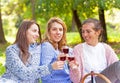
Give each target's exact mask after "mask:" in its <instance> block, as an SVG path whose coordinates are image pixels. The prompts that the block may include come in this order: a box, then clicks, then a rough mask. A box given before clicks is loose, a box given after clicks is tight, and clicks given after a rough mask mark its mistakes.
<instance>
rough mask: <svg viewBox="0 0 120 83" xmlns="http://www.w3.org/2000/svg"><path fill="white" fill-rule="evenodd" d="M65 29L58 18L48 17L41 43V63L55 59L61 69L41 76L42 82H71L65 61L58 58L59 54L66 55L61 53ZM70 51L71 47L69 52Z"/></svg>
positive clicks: (64, 40)
mask: <svg viewBox="0 0 120 83" xmlns="http://www.w3.org/2000/svg"><path fill="white" fill-rule="evenodd" d="M66 31H67V27H66V25H65V23H64V22H63V21H62V20H61V19H60V18H58V17H52V18H50V20H49V21H48V23H47V29H46V34H45V37H44V39H43V41H42V44H41V45H42V46H41V47H42V48H41V50H42V53H41V65H47V64H51V63H53V62H55V61H57V62H58V64H61V70H54V71H52V73H51V74H49V75H47V76H45V77H42V83H71V80H70V77H69V69H68V65H67V63H66V61H60V60H59V56H66V55H64V54H62V47H63V46H65V45H66ZM69 49H70V48H69ZM71 51H72V49H71V50H70V51H69V54H70V52H71Z"/></svg>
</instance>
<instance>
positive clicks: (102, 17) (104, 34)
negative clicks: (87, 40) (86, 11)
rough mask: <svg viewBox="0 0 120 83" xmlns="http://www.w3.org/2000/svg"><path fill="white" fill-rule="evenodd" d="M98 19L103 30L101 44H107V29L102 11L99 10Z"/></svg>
mask: <svg viewBox="0 0 120 83" xmlns="http://www.w3.org/2000/svg"><path fill="white" fill-rule="evenodd" d="M99 19H100V22H101V24H102V27H103V29H104V32H103V36H102V40H103V42H107V29H106V24H105V16H104V9H101V8H99Z"/></svg>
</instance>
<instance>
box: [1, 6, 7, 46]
mask: <svg viewBox="0 0 120 83" xmlns="http://www.w3.org/2000/svg"><path fill="white" fill-rule="evenodd" d="M0 43H2V44H4V43H6V40H5V36H4V32H3V27H2V16H1V5H0Z"/></svg>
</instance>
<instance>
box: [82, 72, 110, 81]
mask: <svg viewBox="0 0 120 83" xmlns="http://www.w3.org/2000/svg"><path fill="white" fill-rule="evenodd" d="M88 76H91V77H92V76H98V77H100V78H102V79H103V80H105V82H106V83H112V82H111V81H110V80H109V79H108V78H107V77H106V76H104V75H103V74H100V73H94V72H93V71H91V72H90V73H88V74H86V75H85V76H84V77H83V78H82V80H81V83H84V81H85V79H86V78H87V77H88ZM91 80H92V79H91Z"/></svg>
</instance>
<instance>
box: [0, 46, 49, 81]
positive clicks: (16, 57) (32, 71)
mask: <svg viewBox="0 0 120 83" xmlns="http://www.w3.org/2000/svg"><path fill="white" fill-rule="evenodd" d="M40 52H41V45H37V44H34V45H30V47H29V53H30V57H29V58H28V61H27V63H26V64H24V63H23V62H22V61H21V58H20V49H19V48H18V46H17V44H14V45H11V46H9V47H8V48H7V49H6V65H5V66H6V72H5V74H4V75H3V76H2V78H0V82H1V81H2V83H39V78H41V77H44V76H45V75H48V74H50V72H51V71H50V69H49V68H48V67H50V66H48V65H44V66H39V64H40ZM50 68H51V67H50ZM5 81H6V82H5ZM7 81H9V82H7ZM10 81H11V82H10ZM12 81H14V82H12Z"/></svg>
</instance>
